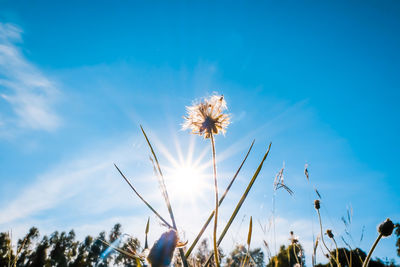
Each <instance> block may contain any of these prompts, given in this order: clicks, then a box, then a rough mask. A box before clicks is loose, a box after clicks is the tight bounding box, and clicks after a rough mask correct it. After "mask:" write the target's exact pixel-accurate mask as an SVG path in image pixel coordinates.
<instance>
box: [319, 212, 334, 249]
mask: <svg viewBox="0 0 400 267" xmlns="http://www.w3.org/2000/svg"><path fill="white" fill-rule="evenodd" d="M317 213H318V219H319V227H320V229H321V241H322V244H324V246H325V248H326V250H328V253H329V256H330V255H331V251H330V250H329V248H328V246H327V245H326V244H325V241H324V233H323V232H322V220H321V214H320V213H319V210H318V209H317Z"/></svg>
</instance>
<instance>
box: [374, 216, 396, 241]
mask: <svg viewBox="0 0 400 267" xmlns="http://www.w3.org/2000/svg"><path fill="white" fill-rule="evenodd" d="M393 229H394V224H393V222H392V221H391V220H390V219H389V218H387V219H386V220H385V221H384V222H383V223H381V224H380V225H379V226H378V232H379V233H380V234H381V235H382V236H384V237H387V236H390V235H391V234H392V232H393Z"/></svg>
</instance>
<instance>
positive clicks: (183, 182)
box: [168, 164, 206, 200]
mask: <svg viewBox="0 0 400 267" xmlns="http://www.w3.org/2000/svg"><path fill="white" fill-rule="evenodd" d="M205 179H206V177H205V175H204V174H203V173H202V171H201V169H200V168H198V167H196V166H193V165H191V164H182V165H177V166H174V168H171V170H170V173H169V174H168V180H169V181H168V185H169V189H170V190H171V195H172V196H176V197H178V198H182V199H192V200H193V199H195V198H197V197H199V196H200V195H201V194H202V193H203V191H204V188H205V187H206V182H205Z"/></svg>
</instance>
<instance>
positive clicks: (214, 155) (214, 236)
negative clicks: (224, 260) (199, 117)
mask: <svg viewBox="0 0 400 267" xmlns="http://www.w3.org/2000/svg"><path fill="white" fill-rule="evenodd" d="M210 137H211V148H212V158H213V170H214V189H215V217H214V231H213V244H214V259H215V266H216V267H219V259H218V246H217V226H218V206H219V205H218V182H217V163H216V159H215V158H216V153H215V142H214V135H213V133H212V132H211V134H210Z"/></svg>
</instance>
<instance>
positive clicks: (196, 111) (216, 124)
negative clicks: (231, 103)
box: [182, 95, 230, 138]
mask: <svg viewBox="0 0 400 267" xmlns="http://www.w3.org/2000/svg"><path fill="white" fill-rule="evenodd" d="M226 109H227V107H226V102H225V99H224V96H223V95H221V96H219V95H213V96H211V97H209V98H205V99H203V101H201V102H200V103H198V104H194V105H193V106H190V107H186V111H187V116H184V118H185V122H184V123H183V125H182V128H183V129H190V130H191V131H192V133H193V134H198V135H204V138H210V137H211V134H213V135H216V134H218V133H219V132H221V133H223V134H225V132H226V128H227V127H228V125H229V123H230V117H229V115H228V114H225V113H223V111H224V110H226Z"/></svg>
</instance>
